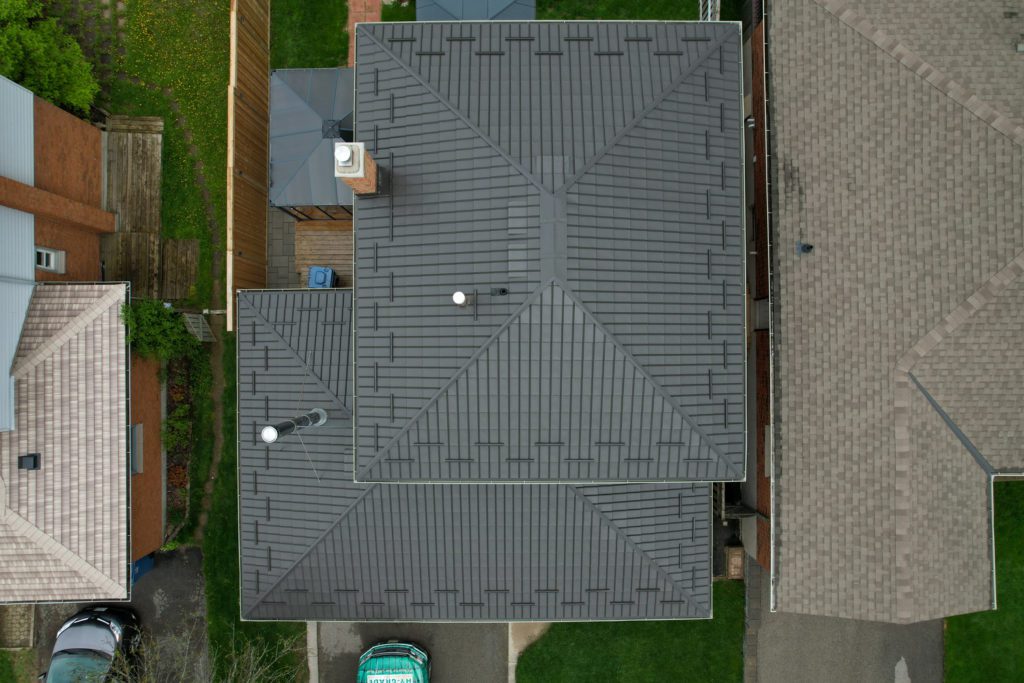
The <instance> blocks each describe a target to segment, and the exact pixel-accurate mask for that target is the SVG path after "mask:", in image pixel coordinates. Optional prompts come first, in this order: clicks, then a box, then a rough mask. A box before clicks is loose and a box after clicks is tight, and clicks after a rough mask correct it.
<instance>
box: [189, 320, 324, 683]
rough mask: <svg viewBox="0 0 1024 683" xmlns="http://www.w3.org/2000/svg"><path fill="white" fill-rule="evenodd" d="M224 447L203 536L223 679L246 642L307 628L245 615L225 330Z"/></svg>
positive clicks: (211, 634)
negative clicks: (241, 601)
mask: <svg viewBox="0 0 1024 683" xmlns="http://www.w3.org/2000/svg"><path fill="white" fill-rule="evenodd" d="M223 362H224V397H223V403H224V453H223V454H222V456H221V461H220V470H219V472H218V474H217V479H216V480H215V482H214V488H213V506H212V508H211V509H210V517H209V521H208V523H207V526H206V533H205V536H204V538H203V575H204V576H205V577H206V613H207V614H206V618H207V637H208V639H209V643H210V652H211V655H212V657H213V665H214V674H215V676H214V678H215V680H222V679H223V677H224V672H225V670H226V667H227V666H229V662H230V659H231V657H232V656H237V655H238V654H239V653H240V652H241V651H242V649H244V648H245V647H250V646H251V647H260V646H263V645H268V646H269V647H270V649H271V650H272V651H276V650H277V649H278V648H279V647H284V646H285V645H286V644H290V642H291V641H292V640H293V639H295V638H301V637H302V636H303V634H304V633H305V625H304V624H302V623H295V622H252V621H247V622H243V621H241V620H240V619H239V614H240V611H239V602H238V600H239V575H238V473H237V469H236V467H237V463H238V448H237V439H236V426H235V420H236V416H237V405H236V397H235V383H236V376H237V367H236V363H235V335H234V334H233V333H226V334H225V336H224V357H223ZM298 657H299V654H298V653H295V654H293V655H289V656H288V657H286V658H285V659H284V660H283V661H282V662H280V665H281V668H282V669H285V670H292V669H297V670H298V669H301V668H302V663H301V662H299V661H297V658H298Z"/></svg>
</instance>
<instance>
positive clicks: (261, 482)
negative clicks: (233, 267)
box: [237, 290, 711, 621]
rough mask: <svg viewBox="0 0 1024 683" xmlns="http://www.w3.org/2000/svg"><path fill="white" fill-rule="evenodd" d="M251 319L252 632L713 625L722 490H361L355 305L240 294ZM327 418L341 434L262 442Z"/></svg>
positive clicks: (247, 453)
mask: <svg viewBox="0 0 1024 683" xmlns="http://www.w3.org/2000/svg"><path fill="white" fill-rule="evenodd" d="M237 310H238V316H239V317H238V328H237V329H238V346H237V349H238V425H239V431H238V434H239V442H238V448H239V465H238V467H239V472H238V474H239V505H240V542H241V567H242V615H243V617H244V618H247V619H299V620H310V619H315V620H359V621H364V620H416V621H430V620H442V621H443V620H481V621H486V620H492V621H493V620H531V621H532V620H542V621H545V620H577V619H586V620H590V619H678V618H694V617H708V616H710V613H711V592H710V580H711V579H710V557H709V550H710V509H709V508H710V500H709V491H708V487H707V485H704V484H619V485H601V486H565V485H542V484H538V485H522V484H520V485H468V484H467V485H451V484H435V485H430V486H404V485H397V484H359V483H354V482H353V469H352V446H351V444H352V421H351V418H350V417H349V412H348V410H347V406H349V405H351V403H350V402H351V394H350V392H351V389H352V384H351V382H352V378H351V375H347V374H346V370H345V368H347V367H349V364H350V361H351V356H350V352H349V345H348V342H349V340H350V339H351V337H352V335H351V332H352V330H351V324H352V323H351V315H352V297H351V293H350V292H349V291H346V290H320V291H318V290H298V291H296V290H291V291H261V292H255V291H251V292H240V293H239V295H238V308H237ZM314 407H322V408H324V409H325V410H326V411H327V413H328V420H327V423H326V424H325V425H323V426H320V427H316V428H313V429H308V430H306V431H303V432H300V433H299V434H296V435H291V436H287V437H283V438H282V439H280V440H279V441H278V442H277V443H275V444H273V445H270V446H268V445H266V444H264V443H263V442H262V441H260V440H259V437H258V431H259V428H260V427H261V426H263V425H264V424H267V423H273V422H277V421H280V420H282V419H287V418H289V417H293V416H295V415H297V414H300V413H302V412H305V411H307V410H309V409H311V408H314Z"/></svg>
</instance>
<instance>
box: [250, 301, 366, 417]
mask: <svg viewBox="0 0 1024 683" xmlns="http://www.w3.org/2000/svg"><path fill="white" fill-rule="evenodd" d="M294 291H304V290H294ZM239 301H241V297H239ZM245 303H246V305H247V306H248V307H249V309H250V310H251V311H252V314H253V315H254V316H256V317H257V318H259V319H260V321H261V322H262V323H263V327H264V328H265V329H266V330H267V331H268V332H269V333H270V334H272V335H274V337H276V338H277V340H278V341H279V342H280V343H281V345H282V346H284V348H285V349H287V350H288V352H289V353H290V354H291V356H292V358H293V359H294V360H295V361H296V362H298V363H299V364H300V365H301V366H302V367H303V368H304V369H305V370H306V372H307V373H309V376H310V378H312V380H313V381H314V382H315V383H316V384H317V385H318V386H319V387H320V388H321V389H323V390H324V391H325V392H326V393H327V395H328V396H331V397H333V398H334V400H335V401H337V403H338V405H339V406H341V409H342V413H344V416H345V417H352V410H351V408H349V406H348V405H347V404H346V403H345V401H344V399H342V398H341V397H340V396H338V395H337V394H336V393H334V391H332V390H331V388H330V387H328V386H327V384H326V383H325V382H324V381H323V380H322V379H321V378H320V377H319V376H317V374H316V373H315V372H313V371H312V370H310V369H309V365H308V364H307V363H306V361H304V360H303V359H302V357H301V356H299V353H298V351H296V350H295V349H293V348H292V346H291V344H289V343H288V342H287V341H286V340H285V338H284V337H282V336H281V333H280V332H278V331H277V329H276V328H275V327H274V324H273V323H271V322H270V321H269V320H267V319H266V317H265V316H264V315H263V314H262V313H260V311H259V309H258V308H256V306H254V305H253V303H252V302H251V301H249V300H247V301H246V302H245Z"/></svg>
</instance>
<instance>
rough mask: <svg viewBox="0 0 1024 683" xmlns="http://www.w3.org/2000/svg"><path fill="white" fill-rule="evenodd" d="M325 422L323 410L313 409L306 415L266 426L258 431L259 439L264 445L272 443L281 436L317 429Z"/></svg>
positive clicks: (325, 412)
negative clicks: (307, 429) (311, 428)
mask: <svg viewBox="0 0 1024 683" xmlns="http://www.w3.org/2000/svg"><path fill="white" fill-rule="evenodd" d="M325 422H327V411H326V410H324V409H323V408H313V410H311V411H309V412H308V413H303V414H302V415H299V416H298V417H293V418H292V419H290V420H285V421H284V422H278V423H277V424H276V425H267V426H266V427H264V428H263V429H261V430H260V438H261V439H263V442H264V443H274V442H275V441H277V440H278V439H280V438H281V437H282V436H286V435H288V434H291V433H292V432H298V431H301V430H303V429H306V428H308V427H319V426H320V425H322V424H324V423H325Z"/></svg>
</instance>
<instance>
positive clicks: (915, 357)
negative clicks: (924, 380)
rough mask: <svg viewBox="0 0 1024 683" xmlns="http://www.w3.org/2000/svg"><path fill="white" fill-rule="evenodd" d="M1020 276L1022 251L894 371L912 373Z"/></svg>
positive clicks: (1023, 269) (913, 348)
mask: <svg viewBox="0 0 1024 683" xmlns="http://www.w3.org/2000/svg"><path fill="white" fill-rule="evenodd" d="M1021 275H1024V250H1022V251H1021V252H1020V253H1018V254H1017V255H1016V256H1014V258H1013V259H1011V260H1010V262H1009V263H1007V264H1006V265H1005V266H1003V267H1002V268H1000V269H999V270H998V271H996V272H995V273H993V274H992V276H991V277H989V278H988V279H987V280H985V281H984V282H983V283H981V285H979V286H978V288H977V289H975V290H974V291H973V292H972V293H971V294H970V296H968V297H967V298H966V299H964V300H963V301H962V302H961V303H960V305H959V306H957V307H956V308H954V309H953V310H952V311H950V312H949V313H948V314H947V315H946V316H945V317H944V318H943V319H942V320H941V321H940V322H939V323H938V324H937V325H935V327H933V328H932V329H930V330H929V331H928V332H927V334H925V335H924V336H923V337H921V338H920V339H918V340H917V342H916V343H915V344H914V345H913V346H911V347H910V348H909V349H907V350H906V351H905V352H904V353H903V355H901V356H900V357H899V359H898V360H897V361H896V370H897V371H899V372H905V373H909V372H910V371H911V370H913V368H914V366H916V365H917V364H918V363H919V362H920V361H921V360H922V359H924V358H925V356H927V355H928V354H929V353H930V352H931V351H933V350H934V349H935V348H936V347H937V346H938V345H939V344H940V343H942V341H943V340H944V339H946V338H947V337H950V336H951V335H952V334H953V333H955V332H956V331H957V330H958V329H959V328H960V327H961V326H963V325H964V324H966V323H967V322H968V321H969V320H970V319H971V318H973V317H974V315H975V314H977V313H978V311H980V310H981V309H982V308H984V307H985V306H987V305H988V304H989V303H991V302H992V301H993V300H994V299H995V298H996V296H998V295H999V293H1000V292H1002V291H1003V290H1004V289H1006V288H1007V287H1009V286H1010V285H1011V284H1013V283H1014V282H1016V281H1017V279H1018V278H1020V277H1021Z"/></svg>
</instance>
